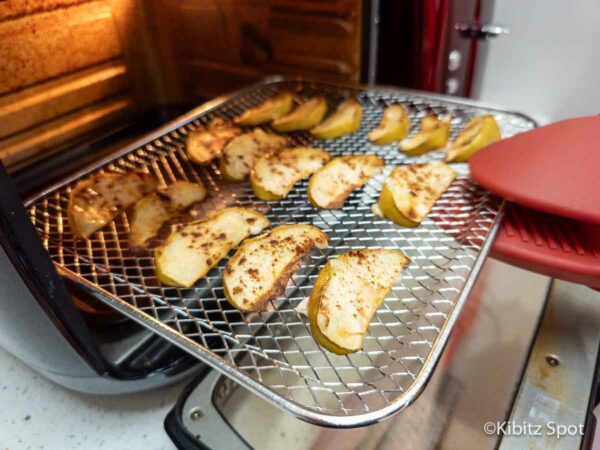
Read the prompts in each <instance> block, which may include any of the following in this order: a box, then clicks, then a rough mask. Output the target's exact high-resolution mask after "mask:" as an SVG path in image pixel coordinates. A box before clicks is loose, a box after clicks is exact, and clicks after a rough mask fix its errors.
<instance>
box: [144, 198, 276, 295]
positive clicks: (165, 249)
mask: <svg viewBox="0 0 600 450" xmlns="http://www.w3.org/2000/svg"><path fill="white" fill-rule="evenodd" d="M267 226H269V220H268V219H267V218H266V217H265V216H264V215H262V214H261V213H259V212H256V211H254V210H252V209H248V208H240V207H232V208H225V209H222V210H219V211H216V212H215V213H213V214H211V215H209V216H208V217H206V218H204V219H202V220H198V221H195V222H190V223H188V224H185V225H182V226H180V227H179V228H178V229H176V230H175V231H174V232H173V233H171V235H170V236H169V237H168V239H167V240H166V241H165V243H164V244H163V245H161V246H160V247H157V248H156V249H155V250H154V257H155V264H156V275H157V277H158V279H159V280H160V281H161V282H162V283H164V284H167V285H170V286H181V287H190V286H192V285H193V284H194V283H195V282H196V281H197V280H199V279H200V278H202V277H204V276H205V275H206V274H207V273H208V271H209V270H210V269H212V268H213V267H215V266H216V265H217V264H218V262H219V261H220V260H221V259H223V258H224V257H225V256H227V253H229V251H230V250H231V249H232V248H235V247H237V246H238V245H239V243H240V242H242V241H243V240H244V239H246V238H247V237H248V236H250V235H251V234H257V233H260V232H261V231H262V230H263V229H265V228H266V227H267Z"/></svg>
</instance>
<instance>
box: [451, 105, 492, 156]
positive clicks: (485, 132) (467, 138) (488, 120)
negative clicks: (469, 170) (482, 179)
mask: <svg viewBox="0 0 600 450" xmlns="http://www.w3.org/2000/svg"><path fill="white" fill-rule="evenodd" d="M500 139H502V136H501V135H500V129H499V128H498V124H497V123H496V119H494V116H492V115H485V116H479V117H474V118H472V119H471V120H469V121H468V122H467V124H466V125H465V127H464V128H463V130H462V131H461V132H460V134H459V135H458V137H457V138H456V140H455V141H454V142H453V143H452V144H450V147H449V148H448V154H447V155H446V161H448V162H466V161H468V160H469V158H470V157H471V155H473V154H474V153H475V152H477V151H479V150H480V149H482V148H483V147H486V146H488V145H490V144H493V143H494V142H498V141H499V140H500Z"/></svg>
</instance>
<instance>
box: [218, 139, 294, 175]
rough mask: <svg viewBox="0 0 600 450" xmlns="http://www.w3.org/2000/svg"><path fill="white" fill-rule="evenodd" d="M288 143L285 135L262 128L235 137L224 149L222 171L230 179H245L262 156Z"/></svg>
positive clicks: (221, 163)
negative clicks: (271, 132)
mask: <svg viewBox="0 0 600 450" xmlns="http://www.w3.org/2000/svg"><path fill="white" fill-rule="evenodd" d="M287 144H288V140H287V139H286V138H285V137H283V136H277V135H275V134H270V133H266V132H264V131H263V130H261V129H256V130H253V131H251V132H249V133H244V134H242V135H241V136H238V137H236V138H233V139H232V140H231V142H229V144H227V146H226V147H225V148H224V149H223V155H222V156H221V162H220V168H221V173H222V174H223V177H224V178H225V179H226V180H228V181H244V180H245V179H246V178H247V177H248V175H250V172H251V171H252V168H253V167H254V163H255V162H256V161H257V160H258V159H259V158H260V157H261V156H266V155H270V154H271V153H273V151H275V150H277V149H280V148H282V147H285V146H286V145H287Z"/></svg>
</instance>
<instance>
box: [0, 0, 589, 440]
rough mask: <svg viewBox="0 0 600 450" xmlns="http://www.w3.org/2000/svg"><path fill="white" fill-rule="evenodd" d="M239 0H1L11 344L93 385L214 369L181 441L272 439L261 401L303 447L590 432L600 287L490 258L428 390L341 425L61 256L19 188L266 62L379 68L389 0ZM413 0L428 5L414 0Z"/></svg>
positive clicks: (6, 323) (39, 363)
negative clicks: (298, 404) (219, 356)
mask: <svg viewBox="0 0 600 450" xmlns="http://www.w3.org/2000/svg"><path fill="white" fill-rule="evenodd" d="M241 4H242V2H241V1H227V2H223V1H218V0H210V1H200V0H194V1H175V2H168V1H166V0H151V1H142V0H134V1H127V0H96V1H92V0H89V1H88V0H84V1H73V0H49V1H44V2H28V1H20V0H15V1H6V2H2V3H1V4H0V42H1V43H0V50H2V51H0V158H1V159H2V162H3V165H0V187H1V188H0V246H1V249H0V264H1V266H0V267H2V270H0V286H2V292H1V293H0V307H1V309H2V313H1V314H0V345H2V346H4V347H6V348H7V349H8V350H9V351H11V352H12V353H14V354H15V355H16V356H18V357H19V358H20V359H22V360H23V361H24V362H26V363H27V364H28V365H30V366H31V367H33V368H34V369H35V370H38V371H39V372H40V373H42V374H44V375H45V376H46V377H48V378H50V379H52V380H54V381H55V382H57V383H59V384H61V385H63V386H66V387H68V388H70V389H75V390H79V391H84V392H94V393H124V392H130V391H134V390H142V389H150V388H154V387H158V386H162V385H165V384H168V383H173V382H175V381H178V380H181V379H183V378H185V377H188V376H191V375H194V374H198V373H200V372H201V373H202V375H201V377H200V378H198V379H197V380H196V381H194V382H193V383H192V384H191V385H190V387H189V388H188V389H187V390H186V391H185V392H184V393H183V394H182V398H181V400H180V402H179V404H178V405H177V406H176V408H175V409H174V411H173V413H172V414H171V415H170V416H169V417H168V419H167V423H166V427H167V431H168V432H169V434H170V435H171V436H172V437H173V440H174V441H175V442H176V443H178V445H181V446H182V447H184V448H188V447H189V448H195V447H201V446H202V445H208V446H210V447H212V448H235V447H236V446H244V445H246V444H247V443H249V444H251V445H254V446H256V447H262V446H265V445H267V444H269V442H266V441H265V438H266V437H269V436H265V435H263V436H260V435H259V434H257V433H253V430H257V429H260V426H261V425H264V423H261V422H260V421H258V422H252V421H248V420H246V418H247V417H248V416H249V415H251V414H248V411H253V410H254V409H255V408H264V410H262V409H260V410H261V411H263V413H264V414H265V415H266V416H268V417H269V419H270V420H271V421H272V423H273V424H278V425H277V426H281V427H284V428H285V430H289V434H288V435H286V434H285V433H283V434H281V432H280V435H279V436H275V438H276V439H275V438H274V439H271V440H270V444H271V445H272V446H273V447H274V448H281V446H284V445H291V443H290V440H289V438H290V437H293V438H295V437H298V436H299V435H302V436H301V437H302V438H304V439H305V440H304V443H305V444H307V445H308V446H310V445H313V444H315V443H319V444H325V443H330V442H345V443H348V445H349V446H351V445H355V446H356V445H360V444H361V443H364V442H366V441H365V439H366V440H371V442H377V443H378V444H379V445H380V446H381V447H382V448H386V446H388V447H389V448H394V445H395V444H396V443H397V442H398V440H399V439H402V438H403V437H404V438H405V440H404V441H403V442H404V443H405V444H406V447H408V448H487V447H489V448H496V447H500V448H507V449H508V448H522V445H523V442H524V441H523V440H519V439H517V438H515V437H510V438H508V437H504V436H501V435H498V434H496V435H494V434H493V433H492V434H490V435H485V434H482V432H481V429H482V427H483V425H484V424H483V423H481V421H482V420H483V419H489V420H498V421H502V420H507V419H513V418H514V420H534V419H535V420H537V419H539V418H540V417H543V418H550V419H556V420H562V421H564V423H567V424H575V423H580V422H582V421H584V420H586V433H588V434H586V439H587V436H588V435H589V433H591V432H590V430H591V429H592V428H593V425H594V419H593V417H592V416H591V414H589V411H591V409H592V408H593V407H594V406H595V403H596V401H595V399H593V400H589V399H590V397H593V394H594V392H595V385H591V384H592V383H591V380H593V379H594V380H595V379H596V378H597V376H598V374H597V370H596V365H597V349H598V333H597V325H595V324H594V320H595V319H596V318H597V317H598V308H597V307H596V306H595V305H597V301H596V300H597V294H596V293H595V292H594V291H592V290H590V289H587V288H584V287H582V286H577V285H573V284H569V283H566V282H563V281H551V280H550V279H548V278H546V277H542V276H540V275H536V274H532V273H530V272H526V271H523V270H520V269H516V268H514V267H510V266H506V265H504V264H502V263H499V262H497V261H493V260H488V261H487V262H486V264H485V266H484V269H483V271H482V275H481V277H480V279H479V280H478V282H477V283H476V284H475V286H474V288H473V293H472V295H471V297H470V298H469V301H468V302H466V303H465V310H464V312H463V314H462V316H461V317H460V320H459V321H458V322H457V323H456V325H455V331H454V333H453V335H452V336H451V338H450V340H449V341H448V343H447V345H446V348H445V350H444V354H443V356H442V358H441V359H440V362H439V363H438V364H437V366H435V372H434V375H433V378H432V380H431V382H430V383H429V385H428V386H427V387H426V388H425V389H424V391H423V394H422V396H421V397H420V398H419V400H417V401H416V403H415V404H414V405H413V406H411V407H410V408H408V409H406V410H405V411H403V412H402V413H401V414H399V415H398V416H396V417H395V418H394V419H393V420H390V421H387V422H383V423H381V424H377V425H373V426H370V427H367V428H364V429H358V430H350V431H348V430H347V431H343V432H341V431H332V430H326V429H324V428H320V427H317V426H315V425H308V424H305V423H303V422H299V421H298V419H295V418H292V417H291V416H282V415H283V414H285V413H283V412H281V411H279V410H274V409H273V408H272V407H271V406H269V405H267V404H266V403H264V402H262V400H258V399H257V398H256V397H254V396H252V395H249V394H248V393H247V392H245V391H243V390H242V389H240V387H239V386H237V385H235V383H233V382H232V381H231V380H228V379H226V378H223V377H221V375H219V374H217V373H216V372H215V371H208V370H207V368H206V366H204V365H203V364H202V363H199V362H198V360H197V359H196V358H194V357H191V356H189V354H188V353H185V352H184V351H182V350H180V349H179V348H178V347H177V346H175V345H173V344H172V343H170V342H168V341H167V340H164V339H163V338H162V337H159V336H158V335H156V334H154V333H153V332H151V331H148V330H147V329H146V328H144V327H142V326H140V325H138V324H137V323H135V322H134V321H132V320H129V319H128V318H126V317H125V316H123V315H121V314H119V313H116V312H115V311H113V310H112V309H110V308H108V307H107V306H106V305H105V304H104V303H101V302H99V301H98V300H97V299H95V298H93V297H91V296H90V295H89V292H88V291H86V290H85V289H82V288H81V285H78V284H77V283H73V282H72V279H69V278H68V277H67V278H63V277H61V275H60V274H59V272H57V271H56V270H55V268H54V265H53V262H52V260H51V259H50V257H49V255H48V252H47V251H46V249H45V248H44V245H43V242H42V241H41V240H40V237H39V234H38V233H37V232H36V230H35V229H34V226H33V225H32V223H31V220H30V217H29V215H28V213H27V211H26V209H25V208H24V206H23V199H24V198H27V197H34V196H36V193H40V192H42V193H43V192H44V191H46V189H47V188H48V187H49V186H52V185H54V184H56V183H60V181H61V180H63V179H66V178H68V177H70V176H72V175H73V174H75V173H77V172H78V171H79V170H80V169H81V168H83V167H85V166H88V165H90V164H93V163H94V162H95V161H99V160H101V159H104V158H107V157H109V156H110V155H113V154H115V153H118V152H119V151H121V149H123V148H125V147H126V146H127V145H128V144H130V143H131V142H132V141H134V140H136V138H138V137H140V136H143V135H146V134H147V133H149V132H151V131H153V130H155V129H158V128H159V127H160V126H161V125H163V124H165V123H167V122H170V121H171V120H172V119H174V118H176V117H179V116H180V115H182V114H183V113H185V112H186V111H188V110H190V109H191V108H193V107H194V106H196V105H198V104H200V103H202V102H203V101H205V100H207V99H211V98H214V97H216V96H218V95H222V94H225V93H227V92H229V91H231V90H232V89H234V88H238V87H241V86H245V85H247V84H249V83H251V82H253V81H256V80H259V79H261V78H262V77H263V76H264V75H266V74H272V73H282V74H287V75H293V76H296V75H303V76H306V77H310V78H314V79H318V80H328V81H334V82H343V83H356V82H358V81H363V82H364V81H373V79H374V77H375V71H376V67H377V58H376V55H377V53H378V49H377V45H376V43H377V42H376V41H377V23H378V18H377V12H378V11H379V2H377V1H361V0H352V1H342V0H335V1H331V2H322V1H315V0H301V1H291V0H265V1H264V2H257V3H256V4H253V5H252V7H251V8H250V7H243V5H241ZM382 11H389V10H388V9H382ZM405 11H407V12H410V13H411V14H413V13H414V14H416V15H417V16H418V14H417V13H420V12H422V11H420V10H419V8H418V7H415V6H414V5H406V10H405ZM406 17H407V16H404V18H403V19H402V20H406ZM387 23H388V28H386V30H388V32H389V22H387ZM413 25H414V24H413ZM415 45H416V44H415V43H414V42H411V43H410V46H411V47H413V46H415ZM380 50H381V51H384V50H385V49H380ZM388 50H389V49H388ZM417 50H418V49H417V47H416V46H415V51H417ZM443 50H444V49H440V55H442V56H443ZM446 50H447V49H446ZM381 51H379V54H380V55H381ZM410 53H411V52H409V51H407V50H406V49H405V50H403V53H402V54H403V55H404V56H403V57H406V58H408V56H407V55H408V54H410ZM413 56H414V55H413ZM385 62H387V61H385ZM405 62H406V63H407V65H410V71H411V74H410V76H409V75H407V74H404V75H405V76H403V77H402V78H403V80H409V79H410V80H413V81H414V73H417V75H418V73H419V71H418V68H417V67H416V66H415V67H413V65H414V61H412V60H411V61H405ZM438 65H439V64H438ZM379 66H382V64H379ZM383 66H386V64H383ZM471 76H472V74H471ZM437 78H440V77H439V76H438V77H437ZM437 78H436V80H437V84H439V85H443V83H442V80H441V78H440V79H437ZM438 87H439V86H438ZM461 92H463V91H461ZM464 92H466V91H464ZM412 94H414V93H412ZM412 94H411V95H412ZM415 95H416V94H415ZM419 95H421V94H419ZM455 100H456V99H455ZM217 103H218V102H217ZM188 118H189V117H188ZM182 120H183V119H182ZM186 120H187V119H186ZM594 296H595V297H594ZM595 323H596V324H597V322H595ZM501 337H503V338H504V340H501V339H500V338H501ZM499 340H500V341H501V345H498V341H499ZM489 348H495V350H494V352H493V353H490V352H489V350H488V349H489ZM433 368H434V367H432V370H433ZM257 403H258V404H257ZM553 408H554V409H553ZM236 410H238V411H237V416H236ZM257 410H258V409H257ZM565 410H566V411H567V412H568V414H566V415H565V414H562V413H561V414H559V412H560V411H565ZM534 412H535V413H537V414H538V416H536V417H534V416H532V414H533V413H534ZM244 414H246V415H245V416H244ZM586 414H587V419H586ZM274 426H275V425H273V427H274ZM273 433H275V432H273ZM269 434H270V435H271V436H270V437H273V436H272V433H269ZM373 436H375V437H373ZM261 438H262V439H263V440H261ZM313 438H314V440H312V441H311V440H310V439H313ZM267 440H269V439H267ZM309 441H310V442H309ZM580 441H581V436H579V440H577V437H574V438H573V439H572V440H563V441H561V442H562V443H564V444H563V445H566V446H568V445H569V444H573V445H579V444H578V443H579V442H580ZM539 442H543V441H538V443H539ZM296 443H298V441H296ZM542 445H544V444H542ZM539 448H543V447H539ZM564 448H567V447H564Z"/></svg>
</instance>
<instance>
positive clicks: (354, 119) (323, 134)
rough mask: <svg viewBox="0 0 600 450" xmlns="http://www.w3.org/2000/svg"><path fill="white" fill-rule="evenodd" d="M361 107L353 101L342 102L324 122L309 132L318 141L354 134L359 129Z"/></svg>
mask: <svg viewBox="0 0 600 450" xmlns="http://www.w3.org/2000/svg"><path fill="white" fill-rule="evenodd" d="M361 118H362V107H361V106H360V103H358V102H357V101H356V100H355V99H353V98H351V99H348V100H344V101H343V102H342V103H340V105H339V106H338V107H337V109H336V110H335V112H334V113H333V114H332V115H331V116H329V117H328V118H327V119H325V121H323V122H322V123H320V124H319V125H317V126H316V127H314V128H313V129H312V130H310V133H311V134H312V135H313V136H315V137H318V138H320V139H332V138H337V137H340V136H343V135H345V134H350V133H354V132H355V131H356V130H358V129H359V128H360V120H361Z"/></svg>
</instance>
